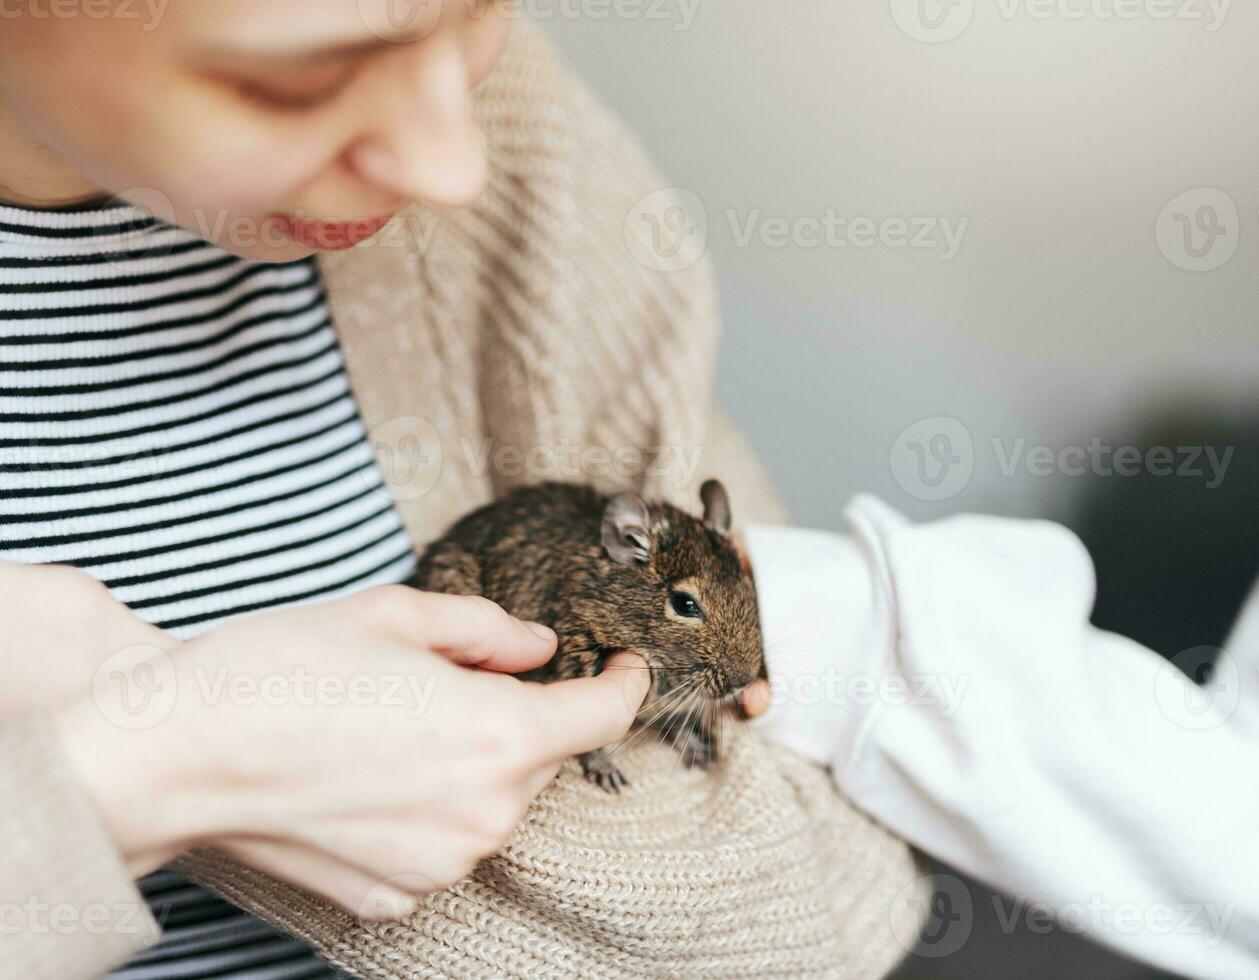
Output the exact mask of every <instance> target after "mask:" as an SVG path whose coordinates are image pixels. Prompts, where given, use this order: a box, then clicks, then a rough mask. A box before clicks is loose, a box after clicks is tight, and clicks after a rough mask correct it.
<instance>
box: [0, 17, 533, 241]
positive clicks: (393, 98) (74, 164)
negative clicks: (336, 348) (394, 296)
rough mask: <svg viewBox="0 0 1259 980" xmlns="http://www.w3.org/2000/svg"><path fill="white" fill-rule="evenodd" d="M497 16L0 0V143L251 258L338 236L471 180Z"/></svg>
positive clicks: (498, 46)
mask: <svg viewBox="0 0 1259 980" xmlns="http://www.w3.org/2000/svg"><path fill="white" fill-rule="evenodd" d="M59 6H60V8H61V13H62V14H63V15H64V16H58V15H57V13H56V11H57V10H58V7H59ZM41 11H42V12H43V13H42V15H41V14H40V12H41ZM92 11H95V14H92ZM50 12H51V13H50ZM508 23H509V19H508V17H507V16H506V15H505V14H504V13H503V12H502V11H501V10H500V9H499V0H175V2H173V3H170V2H166V0H78V2H67V3H62V4H60V5H59V4H58V2H57V0H43V2H34V0H5V9H4V11H0V152H4V153H5V155H6V156H7V157H10V159H12V158H13V157H14V155H18V156H20V154H16V151H15V153H14V154H11V153H9V151H8V150H5V149H3V147H6V146H11V147H14V148H16V147H18V146H21V147H24V148H26V149H28V150H29V149H30V148H32V147H35V148H38V152H39V154H40V156H38V157H37V159H46V160H47V161H48V163H49V169H50V170H62V169H64V170H65V171H66V172H67V173H73V174H74V175H75V177H76V178H78V179H81V181H82V185H81V186H82V187H83V188H85V189H88V190H95V191H97V192H98V193H99V192H103V193H105V194H116V195H119V196H121V197H123V198H125V199H127V200H129V201H133V202H135V203H138V204H143V205H146V206H149V207H151V208H153V210H154V211H155V212H156V213H158V214H159V216H161V217H164V218H167V219H169V220H173V221H175V222H177V223H178V224H180V225H183V226H184V227H185V228H188V229H191V230H192V231H194V232H196V233H197V234H199V235H201V236H202V237H203V238H206V239H209V240H211V241H214V242H216V243H218V244H220V245H222V246H223V247H225V248H228V249H230V250H231V251H234V252H236V253H238V254H241V255H246V256H249V257H251V258H259V259H264V260H270V261H282V260H288V259H295V258H298V257H301V256H304V255H308V254H310V253H311V252H312V251H315V250H318V249H322V248H337V247H347V246H349V245H351V244H355V243H356V242H357V241H359V240H361V239H363V238H365V237H368V235H369V234H370V233H371V232H372V231H374V230H375V229H376V228H377V227H379V223H380V221H379V220H378V219H384V218H387V217H388V216H389V215H392V214H394V213H395V212H396V211H398V210H400V209H401V208H403V207H404V206H406V205H407V204H410V203H411V202H413V201H417V200H418V201H423V202H425V203H427V204H430V205H432V206H434V207H438V208H441V207H457V206H460V205H463V204H466V203H468V202H469V201H470V200H471V199H472V198H473V197H474V196H475V195H476V194H477V192H478V191H479V190H480V188H481V185H482V183H483V180H484V174H485V159H484V152H483V147H482V142H481V138H480V134H479V133H478V132H477V130H476V128H475V127H474V126H473V123H472V118H471V111H470V110H471V104H470V92H471V90H472V89H473V87H474V86H475V85H476V84H477V83H478V82H479V81H480V80H481V79H482V78H484V77H485V75H486V74H488V72H489V71H490V69H491V67H492V66H493V64H494V62H495V60H496V59H497V57H498V55H499V53H500V52H501V50H502V48H503V45H504V43H505V41H506V37H507V30H508ZM28 169H31V168H29V167H28ZM36 169H38V168H36ZM30 176H31V177H36V176H38V175H30Z"/></svg>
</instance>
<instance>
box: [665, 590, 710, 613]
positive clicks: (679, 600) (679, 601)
mask: <svg viewBox="0 0 1259 980" xmlns="http://www.w3.org/2000/svg"><path fill="white" fill-rule="evenodd" d="M669 605H670V606H671V607H672V608H673V611H674V612H675V613H677V614H678V615H679V616H684V617H686V618H687V619H703V618H704V611H703V610H702V609H700V607H699V600H698V599H696V598H695V596H693V595H691V594H690V593H689V592H680V591H679V590H677V589H674V590H673V591H672V592H670V593H669Z"/></svg>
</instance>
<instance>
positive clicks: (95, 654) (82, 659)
mask: <svg viewBox="0 0 1259 980" xmlns="http://www.w3.org/2000/svg"><path fill="white" fill-rule="evenodd" d="M0 624H3V628H0V717H3V716H5V715H12V714H19V713H21V712H25V711H30V710H32V709H35V708H44V709H52V708H55V707H57V706H58V705H61V704H63V703H64V702H66V701H68V700H70V699H72V698H75V697H78V696H80V695H82V694H83V693H84V692H86V691H88V690H90V688H91V686H92V678H93V677H94V675H95V674H96V673H97V671H98V670H100V669H101V668H102V666H103V665H104V664H105V662H106V661H107V660H109V659H110V658H111V657H112V656H113V655H115V654H116V653H117V652H118V651H119V650H125V649H127V648H129V647H151V648H157V649H158V650H173V649H175V648H176V647H177V646H178V645H179V642H178V641H177V640H176V639H175V638H174V637H172V636H170V635H169V634H167V633H164V632H162V631H161V630H160V629H158V628H157V627H156V626H150V625H149V624H148V623H146V622H144V621H143V620H142V619H140V618H139V617H138V616H136V615H135V613H133V612H132V611H131V610H130V609H128V608H127V607H126V606H124V605H123V604H122V603H120V602H119V601H118V600H117V599H115V598H114V597H113V596H112V595H110V594H109V590H108V589H106V588H105V586H103V585H101V584H100V582H98V581H96V579H94V578H92V577H91V576H90V575H88V574H87V573H86V572H81V571H79V570H78V569H77V568H70V567H69V566H66V565H20V564H14V563H12V562H0Z"/></svg>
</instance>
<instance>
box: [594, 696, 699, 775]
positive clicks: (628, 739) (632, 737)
mask: <svg viewBox="0 0 1259 980" xmlns="http://www.w3.org/2000/svg"><path fill="white" fill-rule="evenodd" d="M696 683H698V681H697V680H696V679H692V680H688V681H685V682H684V683H682V684H680V685H678V686H677V687H675V688H674V689H673V690H671V691H668V692H667V693H665V694H662V695H661V696H660V697H658V698H656V700H654V701H652V702H651V703H650V704H648V705H647V706H646V707H645V708H640V709H639V714H640V715H641V714H642V713H643V712H644V711H646V710H648V709H650V708H653V707H655V706H656V705H658V704H660V703H661V702H665V701H667V702H669V703H668V704H665V705H664V707H662V708H661V709H660V710H659V711H657V712H656V713H655V714H654V715H652V716H651V717H650V718H649V719H648V720H647V721H644V722H636V724H638V725H639V728H638V729H637V730H636V731H632V732H630V733H629V734H628V735H626V736H625V737H624V738H622V739H621V740H620V741H619V742H617V743H616V745H614V746H613V747H612V748H610V749H608V758H611V757H612V756H613V755H615V754H616V753H617V752H619V751H620V750H621V749H623V748H625V747H626V746H628V745H632V744H633V743H634V742H635V741H636V740H637V739H639V738H641V737H642V735H643V733H644V732H646V731H648V730H650V729H651V728H652V726H653V725H654V724H655V723H656V722H657V721H659V720H660V719H661V718H663V717H664V716H665V715H666V714H667V713H668V712H670V711H672V710H673V709H674V708H676V707H677V706H678V705H680V704H681V703H682V702H683V701H685V700H686V698H687V696H688V693H689V692H690V689H691V688H693V687H694V686H695V684H696Z"/></svg>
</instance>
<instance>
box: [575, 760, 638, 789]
mask: <svg viewBox="0 0 1259 980" xmlns="http://www.w3.org/2000/svg"><path fill="white" fill-rule="evenodd" d="M578 759H579V761H580V762H581V770H582V772H583V773H584V774H585V776H586V778H587V779H588V780H589V781H590V782H592V783H594V784H595V785H596V786H598V787H599V788H600V789H602V790H604V791H605V792H608V793H619V792H620V791H621V790H622V789H623V788H624V787H626V786H628V785H629V780H628V779H626V778H625V774H624V773H623V772H621V770H620V769H618V768H617V767H616V766H615V765H613V764H612V760H611V759H609V758H608V753H607V751H606V750H604V749H595V750H594V751H593V752H586V753H584V754H583V755H580V756H578Z"/></svg>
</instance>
